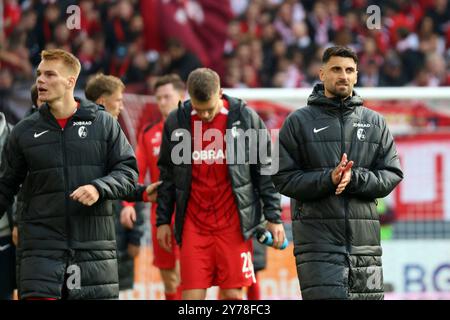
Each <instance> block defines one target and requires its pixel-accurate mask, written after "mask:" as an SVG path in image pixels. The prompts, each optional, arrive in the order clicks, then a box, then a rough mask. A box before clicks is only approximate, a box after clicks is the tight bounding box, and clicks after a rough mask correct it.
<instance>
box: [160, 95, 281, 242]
mask: <svg viewBox="0 0 450 320" xmlns="http://www.w3.org/2000/svg"><path fill="white" fill-rule="evenodd" d="M223 96H224V98H225V99H227V100H228V102H229V106H230V107H229V112H228V119H227V129H231V130H236V131H238V130H240V129H241V130H243V131H244V132H245V131H246V130H247V129H256V130H259V129H266V127H265V125H264V123H263V122H262V120H261V119H260V117H259V116H258V115H257V113H256V112H255V111H253V110H251V109H249V108H247V106H246V105H245V103H244V101H242V100H239V99H236V98H232V97H229V96H226V95H223ZM191 111H192V106H191V103H190V100H188V101H185V102H184V103H183V104H181V103H180V104H179V106H178V109H177V110H174V111H173V112H171V113H170V114H169V117H168V118H167V120H166V122H165V124H164V130H163V138H162V144H161V153H160V158H159V161H158V167H159V170H160V180H161V181H162V184H161V185H160V186H159V187H158V199H157V203H158V207H157V220H156V224H157V226H160V225H162V224H170V222H171V218H172V213H173V211H174V206H175V204H176V213H175V238H176V240H177V242H178V243H179V244H181V239H182V230H183V223H184V218H185V211H186V208H187V204H188V200H189V194H190V188H191V179H192V165H191V164H187V163H181V164H174V162H173V161H172V160H171V153H172V150H173V148H174V146H175V145H176V144H177V143H178V141H171V139H170V137H172V133H175V136H176V133H177V132H174V131H176V130H179V129H185V130H187V132H191V128H190V127H191ZM232 128H235V129H232ZM257 139H258V141H255V143H259V142H260V141H259V137H258V138H257ZM265 142H266V147H267V148H268V150H269V151H270V150H271V149H270V148H271V147H270V144H271V142H270V138H268V139H266V141H265ZM235 145H236V146H237V144H235ZM249 145H250V144H249V143H247V144H246V145H245V148H246V149H245V151H244V153H245V156H246V162H245V163H243V164H238V163H234V164H228V169H229V173H230V178H231V185H232V188H233V192H234V194H235V199H236V204H237V208H238V211H239V218H240V222H241V232H242V235H243V236H244V238H245V239H248V238H249V237H250V236H251V235H252V234H253V232H254V231H255V228H256V227H257V226H258V225H260V223H261V218H262V214H263V215H264V218H265V219H266V220H268V221H270V222H274V223H281V206H280V194H279V193H278V192H277V191H276V190H275V187H274V185H273V183H272V181H271V178H270V175H261V170H263V168H267V167H268V166H270V161H269V160H270V159H269V158H266V159H265V161H263V162H262V161H260V159H258V161H257V163H256V164H251V162H249V161H248V159H249V152H250V147H249ZM191 147H192V146H191ZM233 149H234V155H230V154H229V153H230V152H232V150H233ZM226 152H227V155H226V157H227V159H228V158H229V157H230V156H233V158H234V159H237V152H238V147H235V148H230V147H228V144H227V149H226ZM268 155H269V156H270V152H269V153H268ZM188 158H190V159H192V158H191V155H188ZM261 202H262V203H261Z"/></svg>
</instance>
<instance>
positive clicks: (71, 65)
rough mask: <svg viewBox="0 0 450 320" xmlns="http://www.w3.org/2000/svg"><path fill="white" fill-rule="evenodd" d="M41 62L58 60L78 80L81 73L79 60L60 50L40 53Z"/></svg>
mask: <svg viewBox="0 0 450 320" xmlns="http://www.w3.org/2000/svg"><path fill="white" fill-rule="evenodd" d="M41 59H42V60H59V61H61V62H62V63H63V64H64V65H65V66H66V67H67V68H68V69H69V70H70V71H71V72H73V73H74V75H75V77H77V78H78V75H79V74H80V71H81V64H80V60H78V58H77V57H75V56H74V55H73V54H71V53H70V52H67V51H65V50H62V49H49V50H43V51H42V52H41Z"/></svg>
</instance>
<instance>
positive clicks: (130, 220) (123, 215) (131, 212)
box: [120, 206, 136, 229]
mask: <svg viewBox="0 0 450 320" xmlns="http://www.w3.org/2000/svg"><path fill="white" fill-rule="evenodd" d="M135 221H136V210H135V209H134V207H133V206H126V207H124V208H123V209H122V211H120V224H121V225H122V226H123V227H124V228H127V229H133V226H134V222H135Z"/></svg>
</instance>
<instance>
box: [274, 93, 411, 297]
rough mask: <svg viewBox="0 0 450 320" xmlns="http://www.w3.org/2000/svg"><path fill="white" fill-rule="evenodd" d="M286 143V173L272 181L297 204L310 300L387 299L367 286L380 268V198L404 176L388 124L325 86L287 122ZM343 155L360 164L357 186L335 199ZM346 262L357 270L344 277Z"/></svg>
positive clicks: (299, 250)
mask: <svg viewBox="0 0 450 320" xmlns="http://www.w3.org/2000/svg"><path fill="white" fill-rule="evenodd" d="M279 142H280V170H279V172H278V173H276V174H275V175H274V176H273V177H272V178H273V182H274V183H275V186H276V188H277V189H278V191H279V192H280V193H281V194H284V195H286V196H288V197H290V198H292V199H293V201H292V202H291V203H292V206H291V213H292V220H293V224H292V228H293V236H294V245H295V255H296V256H297V266H298V268H299V269H298V270H299V277H300V286H301V288H302V294H303V297H304V298H319V299H321V298H336V297H338V298H348V297H356V298H364V297H369V298H377V297H381V295H382V288H380V286H377V285H375V287H377V288H375V289H374V290H370V288H367V287H365V282H364V281H365V280H367V276H370V274H369V273H370V272H371V270H373V269H367V268H371V267H379V270H378V271H377V272H379V271H381V258H380V256H381V253H382V250H381V246H380V223H379V217H378V214H377V210H376V199H377V198H381V197H385V196H386V195H388V194H389V193H390V192H391V191H392V190H393V189H394V187H395V186H396V185H397V184H398V183H399V182H400V181H401V180H402V178H403V173H402V171H401V169H400V161H399V157H398V155H397V151H396V149H395V144H394V141H393V138H392V135H391V134H390V133H389V130H388V128H387V126H386V122H385V120H384V119H383V117H382V116H381V115H380V114H378V113H376V112H374V111H372V110H370V109H367V108H365V107H363V101H362V99H361V98H360V97H359V96H358V95H356V94H354V95H353V96H352V97H349V98H347V99H346V100H345V101H343V102H341V101H340V100H337V99H329V98H327V97H326V96H325V95H324V88H323V85H322V84H318V85H316V86H315V87H314V91H313V93H312V94H311V96H310V97H309V99H308V105H307V106H306V107H304V108H301V109H298V110H296V111H295V112H293V113H292V114H291V115H290V116H289V117H288V118H287V119H286V121H285V123H284V124H283V127H282V129H281V131H280V139H279ZM343 153H347V156H348V159H349V160H353V161H354V166H353V169H352V176H351V182H350V183H349V185H347V187H346V189H345V191H344V193H343V194H341V195H339V196H336V195H335V190H336V186H335V185H334V184H333V182H332V180H331V172H332V171H333V169H334V168H335V167H336V166H337V165H338V163H339V162H340V160H341V157H342V154H343ZM333 254H337V255H333ZM342 259H343V260H342ZM320 262H324V263H326V264H325V267H324V265H323V264H320ZM340 264H342V265H344V266H348V265H349V264H350V269H348V268H344V269H342V270H343V271H342V273H341V274H340V276H339V272H340V271H339V270H337V271H336V270H335V272H334V273H333V268H335V267H337V266H339V265H340ZM352 267H354V268H352ZM321 268H324V269H323V270H321ZM367 272H369V273H367ZM349 273H350V274H349ZM336 275H338V276H336ZM344 275H345V277H343V276H344ZM335 276H336V277H335ZM339 277H341V278H344V280H345V281H344V282H341V280H340V279H339ZM302 280H303V281H302ZM347 280H348V281H347ZM349 283H350V285H349ZM369 287H370V286H369ZM372 287H374V286H372ZM341 289H342V290H341ZM372 289H373V288H372ZM334 290H336V291H334Z"/></svg>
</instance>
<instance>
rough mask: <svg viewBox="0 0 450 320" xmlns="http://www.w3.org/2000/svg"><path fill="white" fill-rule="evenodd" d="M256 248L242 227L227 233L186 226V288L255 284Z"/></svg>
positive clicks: (182, 267) (183, 264)
mask: <svg viewBox="0 0 450 320" xmlns="http://www.w3.org/2000/svg"><path fill="white" fill-rule="evenodd" d="M252 252H253V244H252V240H251V239H249V240H247V241H244V238H243V237H242V234H241V232H240V231H239V229H238V230H236V231H232V232H227V233H218V234H200V233H198V232H196V231H193V230H192V229H188V230H186V228H185V230H183V242H182V245H181V248H180V273H181V287H182V289H183V290H189V289H207V288H209V287H212V286H219V287H220V288H222V289H236V288H242V287H248V286H251V285H252V283H253V282H256V280H255V273H254V270H253V263H252Z"/></svg>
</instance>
